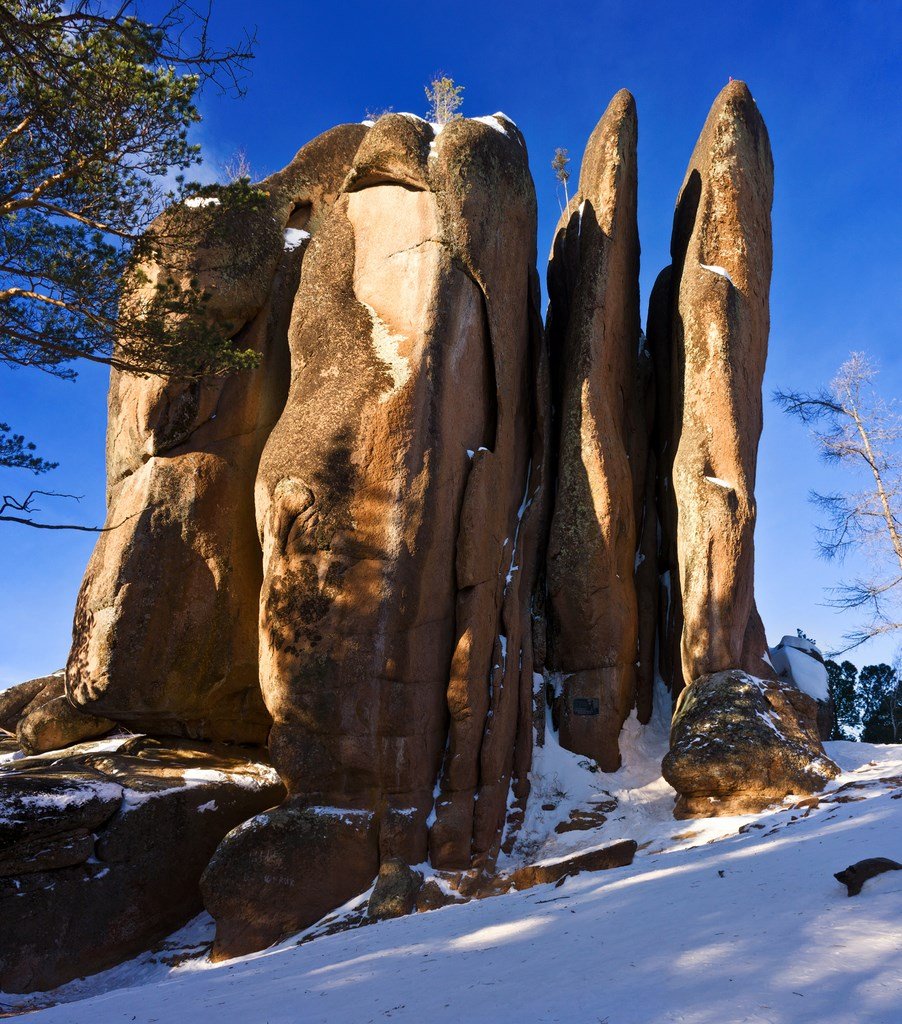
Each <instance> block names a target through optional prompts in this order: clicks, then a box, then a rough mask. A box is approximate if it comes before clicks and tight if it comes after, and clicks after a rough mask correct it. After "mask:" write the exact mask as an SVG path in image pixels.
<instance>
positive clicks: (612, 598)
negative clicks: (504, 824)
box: [546, 89, 653, 771]
mask: <svg viewBox="0 0 902 1024" xmlns="http://www.w3.org/2000/svg"><path fill="white" fill-rule="evenodd" d="M637 135H638V126H637V117H636V105H635V102H634V100H633V97H632V96H631V95H630V94H629V93H628V92H627V91H626V90H625V89H624V90H621V91H620V92H619V93H617V95H616V96H615V97H614V99H613V100H612V101H611V103H610V105H609V107H608V109H607V110H606V112H605V114H604V116H603V117H602V119H601V121H599V123H598V125H597V126H596V128H595V130H594V132H593V133H592V136H591V138H590V139H589V142H588V145H587V146H586V151H585V155H584V156H583V162H582V168H581V170H580V178H579V189H578V191H577V193H576V195H575V196H574V198H573V200H572V202H571V203H570V206H569V207H568V209H567V211H566V212H565V213H564V215H563V217H562V218H561V221H560V222H559V224H558V229H557V233H556V236H555V240H554V245H553V248H552V257H551V261H550V263H549V266H548V294H549V313H548V325H547V334H548V346H549V352H550V358H551V363H552V374H553V380H554V389H555V394H554V400H553V404H554V406H555V408H556V410H558V414H559V415H558V422H557V423H556V434H557V437H556V439H555V440H556V444H557V486H556V493H555V506H554V513H553V517H552V521H551V532H550V537H549V543H548V554H547V565H546V572H547V581H548V603H547V614H548V624H549V662H550V667H551V668H552V669H553V670H555V671H557V672H560V673H561V674H562V679H563V689H562V693H561V696H560V701H559V708H558V718H559V721H560V732H561V743H562V744H563V745H564V746H565V747H567V748H568V749H570V750H573V751H576V752H577V753H581V754H587V755H589V756H590V757H592V758H594V759H595V761H596V762H597V763H598V764H599V765H600V766H601V767H602V768H603V769H604V770H606V771H615V770H616V769H617V768H618V767H619V766H620V751H619V746H618V736H619V733H620V729H621V727H622V725H623V722H624V721H625V719H626V717H627V716H628V714H629V712H630V709H631V708H632V706H633V703H634V700H635V691H636V660H637V644H638V626H639V620H638V606H637V597H636V583H635V579H634V572H635V570H636V567H637V557H636V556H637V549H638V539H637V537H638V533H639V530H640V529H641V527H642V524H643V519H644V517H643V508H644V504H645V494H646V475H645V454H646V453H645V447H646V446H645V444H644V439H645V434H646V430H645V427H644V419H645V410H644V407H643V398H644V395H642V394H640V387H639V339H640V327H639V234H638V227H637V221H636V192H637V171H636V142H637ZM640 441H641V443H640ZM652 614H653V613H652ZM651 646H652V649H653V632H652V637H651ZM647 650H648V648H647V647H646V651H647ZM648 667H649V668H650V667H651V661H649V662H648ZM648 696H649V697H650V692H649V695H648ZM649 710H650V707H649Z"/></svg>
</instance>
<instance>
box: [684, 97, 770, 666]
mask: <svg viewBox="0 0 902 1024" xmlns="http://www.w3.org/2000/svg"><path fill="white" fill-rule="evenodd" d="M772 201H773V158H772V156H771V150H770V143H769V141H768V136H767V129H766V127H765V125H764V121H763V119H762V117H761V114H760V113H759V112H758V108H757V106H756V105H755V101H754V100H753V99H752V95H751V93H750V92H749V89H748V87H747V86H746V85H745V83H744V82H731V83H730V84H729V85H727V86H726V87H725V88H724V89H723V90H722V91H721V93H720V95H719V96H718V97H717V99H716V100H715V101H714V104H713V106H712V108H711V111H710V113H709V115H708V119H707V121H706V122H705V126H704V128H703V129H702V133H701V135H700V136H699V139H698V142H697V143H696V146H695V150H694V152H693V154H692V158H691V160H690V161H689V168H688V170H687V172H686V178H685V180H684V182H683V186H682V189H681V190H680V194H679V197H678V199H677V207H676V214H675V216H674V225H673V238H672V242H671V255H672V258H673V268H672V277H671V282H670V289H671V315H672V320H671V330H672V350H671V368H670V370H671V374H672V379H671V394H675V395H676V396H678V401H677V403H676V406H675V408H674V414H675V415H674V419H675V425H674V427H673V430H672V434H671V440H672V443H674V444H675V449H674V452H673V464H672V485H673V494H674V500H675V503H676V510H677V516H676V554H677V562H678V567H679V584H680V588H679V592H680V602H681V612H682V619H683V622H682V639H681V660H682V675H683V678H684V679H685V680H687V681H688V680H692V679H697V678H698V677H699V676H703V675H706V674H708V673H711V672H720V671H724V670H727V669H731V668H735V667H739V668H743V669H745V670H747V671H750V672H754V673H755V674H756V675H763V674H766V673H767V672H768V669H767V668H766V667H765V666H764V665H763V662H762V658H763V656H764V654H765V651H766V645H765V641H764V637H763V630H760V629H759V628H758V627H759V626H760V619H759V618H758V615H757V612H756V611H755V598H754V536H753V535H754V528H755V516H756V505H755V494H754V490H755V470H756V461H757V452H758V439H759V437H760V434H761V423H762V410H761V382H762V378H763V375H764V364H765V360H766V357H767V339H768V330H769V323H770V315H769V305H768V292H769V288H770V276H771V262H772V243H771V221H770V210H771V204H772ZM750 629H751V630H753V631H754V632H755V633H756V634H757V635H756V638H755V642H754V643H749V644H747V642H746V635H747V633H748V632H749V630H750ZM758 648H760V649H758Z"/></svg>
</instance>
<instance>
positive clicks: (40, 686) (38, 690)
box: [3, 671, 115, 754]
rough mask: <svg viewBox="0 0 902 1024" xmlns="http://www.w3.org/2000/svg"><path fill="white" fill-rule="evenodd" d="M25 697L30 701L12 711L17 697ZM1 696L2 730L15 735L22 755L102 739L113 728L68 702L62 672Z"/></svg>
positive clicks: (15, 688)
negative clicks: (4, 716)
mask: <svg viewBox="0 0 902 1024" xmlns="http://www.w3.org/2000/svg"><path fill="white" fill-rule="evenodd" d="M27 694H33V695H32V697H31V699H30V700H29V701H28V702H27V703H26V704H25V705H24V706H21V707H19V708H18V710H15V708H16V705H17V704H19V701H20V698H22V697H24V696H26V695H27ZM3 696H4V697H6V698H7V700H6V702H5V704H6V708H5V710H6V712H7V716H6V718H5V721H6V723H7V724H6V726H5V727H6V728H8V729H9V731H11V732H15V734H16V740H17V741H18V743H19V747H20V749H22V750H24V751H25V753H26V754H40V753H43V752H44V751H47V750H61V749H62V748H63V747H68V746H70V745H71V744H73V743H79V742H81V741H82V740H86V739H92V738H93V737H95V736H102V735H103V734H104V733H107V732H109V731H110V730H111V729H112V728H113V726H114V725H115V722H112V721H110V719H108V718H100V717H98V716H96V715H90V714H85V713H84V712H82V711H79V710H78V708H76V707H74V706H73V705H72V704H71V703H70V701H69V700H68V698H67V697H66V679H65V673H64V672H62V671H60V672H55V673H54V674H53V675H50V676H44V677H42V678H40V679H32V680H29V681H28V682H27V683H22V684H21V685H19V686H16V687H12V688H11V690H9V691H6V693H4V694H3Z"/></svg>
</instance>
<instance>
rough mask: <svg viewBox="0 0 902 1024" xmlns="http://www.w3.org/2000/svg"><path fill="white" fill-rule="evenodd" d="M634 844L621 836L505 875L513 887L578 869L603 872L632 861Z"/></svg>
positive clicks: (557, 877)
mask: <svg viewBox="0 0 902 1024" xmlns="http://www.w3.org/2000/svg"><path fill="white" fill-rule="evenodd" d="M637 849H638V846H637V844H636V841H635V840H634V839H623V840H621V841H620V842H618V843H612V844H611V845H610V846H604V847H602V848H601V849H600V850H589V851H588V852H587V853H575V854H573V856H572V857H567V858H566V859H564V860H558V861H554V862H553V863H551V864H529V865H527V866H526V867H522V868H518V869H517V870H516V871H514V872H513V873H512V874H511V875H510V876H509V877H510V880H511V881H512V882H513V883H514V886H515V887H516V888H517V889H531V888H532V887H533V886H534V885H547V884H549V883H551V882H559V881H561V879H563V878H567V877H568V876H571V875H578V874H579V873H580V872H581V871H607V870H609V869H611V868H622V867H626V865H628V864H632V863H633V857H635V855H636V850H637Z"/></svg>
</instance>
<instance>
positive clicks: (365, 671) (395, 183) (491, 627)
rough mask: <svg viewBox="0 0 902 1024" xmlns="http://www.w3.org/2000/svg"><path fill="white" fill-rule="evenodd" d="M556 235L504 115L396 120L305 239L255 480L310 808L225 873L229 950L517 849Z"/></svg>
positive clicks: (285, 768)
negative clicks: (542, 318) (545, 326)
mask: <svg viewBox="0 0 902 1024" xmlns="http://www.w3.org/2000/svg"><path fill="white" fill-rule="evenodd" d="M535 216H536V213H535V197H534V192H533V186H532V180H531V178H530V175H529V170H528V165H527V160H526V150H525V146H524V143H523V139H522V137H521V135H520V133H519V132H518V131H517V129H516V127H515V126H514V125H513V124H512V123H511V122H509V121H507V120H506V119H504V118H503V115H497V116H496V117H494V118H488V119H482V120H465V119H460V120H455V121H452V122H450V123H448V124H446V125H445V126H444V127H443V128H442V130H441V132H440V133H438V132H437V131H436V130H435V129H434V128H433V127H432V126H430V125H429V124H428V123H426V122H425V121H421V120H419V119H418V118H414V117H412V116H409V115H400V114H398V115H386V116H384V117H382V118H380V119H379V120H378V121H377V122H376V124H375V126H374V127H373V128H371V129H370V131H369V133H368V135H367V136H366V138H365V139H364V141H363V143H362V144H361V146H360V148H359V150H358V152H357V154H356V157H355V159H354V162H353V166H352V168H351V171H350V173H349V175H348V177H347V180H346V182H345V184H344V186H343V188H342V192H341V195H340V196H339V198H338V200H337V201H336V203H335V205H334V207H333V208H332V210H331V211H330V213H329V215H328V216H327V218H326V219H325V220H324V222H323V224H322V226H321V227H320V230H319V232H318V233H317V234H316V235H315V237H314V239H313V241H312V242H311V243H310V246H309V249H308V251H307V255H306V258H305V264H304V272H303V275H302V278H301V284H300V289H299V291H298V295H297V298H296V301H295V307H294V313H293V318H292V324H291V332H290V342H291V352H292V381H291V389H290V392H289V396H288V400H287V403H286V406H285V411H284V413H283V415H282V417H281V418H280V420H279V423H278V424H277V426H276V427H275V429H274V430H273V432H272V434H271V435H270V438H269V441H268V443H267V445H266V449H265V451H264V453H263V457H262V459H261V464H260V472H259V474H258V479H257V514H258V522H259V527H260V532H261V535H262V537H263V544H264V568H265V571H264V581H263V588H262V592H261V602H260V642H261V684H262V687H263V693H264V696H265V699H266V703H267V706H268V708H269V710H270V712H271V713H272V716H273V729H272V733H271V737H270V749H271V751H272V756H273V760H274V763H275V764H276V766H277V767H278V769H279V772H280V774H281V775H282V777H283V778H284V779H285V781H286V784H287V785H288V789H289V794H290V797H289V801H288V803H287V804H286V805H285V806H283V807H281V808H278V809H277V810H276V811H274V812H272V813H271V814H270V815H269V816H268V818H267V816H264V817H263V818H262V819H257V820H256V821H255V823H254V825H253V828H249V829H247V830H241V831H239V832H238V833H237V834H233V835H232V836H230V837H229V839H228V840H227V841H226V842H225V843H224V844H223V846H222V848H221V849H220V850H219V851H218V853H217V855H216V858H215V860H214V862H213V864H211V867H210V871H209V872H208V873H207V877H206V879H205V892H206V893H208V900H207V905H208V908H209V909H210V911H211V913H213V915H214V917H216V920H217V944H216V955H227V954H230V953H235V952H244V951H246V950H247V949H249V948H259V945H260V944H261V942H263V941H264V936H265V937H266V941H269V942H272V941H275V940H276V939H278V938H279V937H280V935H281V934H284V933H285V932H287V931H291V930H296V929H297V928H300V927H303V926H305V925H307V924H311V923H312V922H313V921H315V920H316V919H317V917H318V916H319V915H320V914H321V913H322V911H323V909H324V898H323V894H324V892H328V893H329V901H330V902H331V905H332V906H334V905H335V904H336V903H339V902H342V901H343V900H344V899H347V898H348V897H350V896H352V895H354V894H355V893H356V892H358V891H359V890H360V889H361V888H362V887H365V886H366V885H369V883H370V882H371V880H372V879H373V877H374V876H375V875H376V873H377V871H378V868H379V864H380V861H382V860H386V859H388V858H391V857H400V858H402V859H403V860H405V861H406V862H407V863H419V862H421V861H423V860H424V859H425V858H426V855H427V841H428V850H429V854H430V857H431V860H432V863H433V864H434V865H436V866H439V867H452V866H454V867H463V868H466V867H469V866H470V865H471V863H472V862H473V861H474V860H491V859H492V858H493V857H494V855H495V853H496V852H497V848H498V845H499V843H500V838H501V830H502V827H503V824H504V819H505V814H506V808H507V798H508V792H509V789H510V784H511V777H512V775H513V774H514V772H515V771H516V770H517V769H516V765H515V761H516V758H517V757H518V756H519V762H517V763H519V764H525V765H526V767H527V769H528V765H529V753H528V749H529V745H530V743H531V740H532V693H533V668H534V659H533V648H532V622H531V614H530V613H531V598H532V592H533V586H534V579H535V574H536V570H537V558H536V552H537V549H538V546H539V533H540V530H541V524H542V509H543V501H544V495H543V491H542V474H543V459H544V448H545V444H546V441H545V420H544V408H545V402H547V390H546V389H547V380H546V374H547V368H546V365H545V361H544V353H543V348H542V332H541V324H540V322H539V320H538V292H537V279H536V273H535V266H534V263H535V230H536V223H535ZM521 770H522V769H521ZM437 778H439V779H440V794H439V796H438V799H437V800H436V801H434V798H433V791H434V789H435V786H436V779H437ZM519 784H520V787H521V789H520V794H521V795H522V794H524V793H525V787H527V786H528V783H527V781H526V774H525V771H524V772H523V774H522V775H521V776H520V779H519ZM434 802H435V821H434V824H432V827H431V830H430V829H429V828H428V825H427V818H428V816H429V815H430V812H431V811H432V810H433V803H434ZM314 855H315V857H316V859H317V860H318V863H319V864H320V865H321V867H320V870H318V871H316V872H313V871H304V872H301V873H299V874H297V875H295V877H294V878H293V880H292V885H291V886H290V890H291V891H290V892H289V893H284V894H282V893H275V892H274V891H273V892H269V891H268V886H269V885H270V882H269V880H273V881H272V884H273V885H276V886H277V887H278V886H279V884H280V883H279V876H280V874H281V875H286V874H288V871H289V870H290V868H289V865H292V864H301V863H306V864H309V863H311V858H312V857H314ZM280 858H284V859H282V860H280ZM230 859H231V860H232V861H233V866H230V863H229V862H230ZM235 862H238V863H244V864H250V865H253V870H250V871H248V872H247V873H246V875H245V877H244V879H243V885H242V886H241V890H240V891H236V890H235V889H233V888H231V887H230V886H229V885H227V884H223V885H222V886H219V884H218V881H217V880H218V879H233V878H237V875H238V874H239V869H238V867H237V866H235ZM277 864H282V865H283V869H277V867H276V865H277ZM264 865H265V867H266V871H265V872H264V873H265V876H266V878H267V880H268V881H266V882H263V881H261V877H262V876H261V870H262V868H263V867H264Z"/></svg>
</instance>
